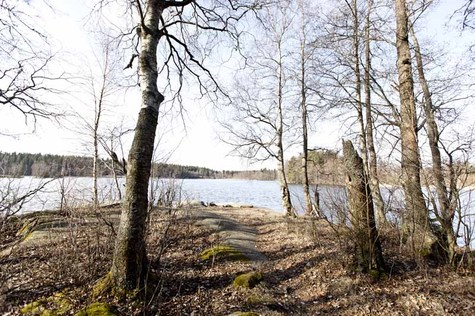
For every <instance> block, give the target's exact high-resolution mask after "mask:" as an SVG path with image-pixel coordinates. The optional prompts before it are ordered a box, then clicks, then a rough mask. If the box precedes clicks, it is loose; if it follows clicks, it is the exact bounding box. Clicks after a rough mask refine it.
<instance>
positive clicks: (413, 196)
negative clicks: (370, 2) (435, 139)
mask: <svg viewBox="0 0 475 316" xmlns="http://www.w3.org/2000/svg"><path fill="white" fill-rule="evenodd" d="M395 10H396V11H395V12H396V26H397V28H396V48H397V66H398V77H399V95H400V102H401V106H400V115H401V124H400V131H401V170H402V186H403V189H404V195H405V202H406V214H405V218H404V228H405V233H406V235H407V238H408V241H409V245H410V246H411V247H412V248H413V250H414V253H415V255H416V256H418V257H420V256H423V255H424V254H428V253H430V252H431V251H432V250H431V248H432V246H433V244H434V243H435V242H436V238H435V236H434V234H433V233H432V230H431V227H430V224H429V212H428V209H427V206H426V203H425V199H424V196H423V194H422V188H421V176H420V172H421V161H420V154H419V145H418V136H417V131H418V126H417V125H418V124H417V117H416V103H415V97H414V81H413V75H412V62H411V60H412V59H411V51H410V46H409V29H408V25H409V24H408V16H407V7H406V1H405V0H396V5H395Z"/></svg>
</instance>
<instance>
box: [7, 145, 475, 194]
mask: <svg viewBox="0 0 475 316" xmlns="http://www.w3.org/2000/svg"><path fill="white" fill-rule="evenodd" d="M307 159H308V160H309V165H308V173H309V181H310V183H311V184H323V185H344V184H345V179H344V166H343V162H342V157H341V155H338V153H337V152H335V151H332V150H320V151H312V152H310V153H309V156H308V158H307ZM301 160H302V157H301V156H298V157H297V156H294V157H291V158H290V159H289V160H288V161H287V162H286V172H287V179H288V182H289V183H292V184H302V183H303V173H302V168H301ZM92 167H93V157H87V156H63V155H49V154H31V153H8V152H0V177H4V178H6V177H13V178H15V177H24V176H32V177H38V178H58V177H92V176H93V171H92ZM112 168H115V175H117V176H124V172H123V168H122V167H121V166H119V165H117V164H114V162H113V160H112V159H100V163H99V164H98V176H99V177H111V176H114V172H113V171H112ZM400 172H401V171H400V168H399V167H398V165H396V164H390V163H386V164H383V163H380V164H379V177H380V179H381V183H383V184H389V185H397V184H398V178H399V176H400ZM466 172H467V174H468V179H467V180H466V183H465V184H466V185H472V184H475V167H474V166H470V165H468V166H467V167H466ZM423 173H424V175H425V176H424V178H425V179H428V180H427V181H428V182H427V184H429V185H432V184H433V182H432V180H430V170H423ZM152 176H153V177H156V178H165V179H166V178H170V179H248V180H278V175H277V171H276V170H275V169H260V170H245V171H237V170H220V171H217V170H213V169H209V168H204V167H199V166H182V165H177V164H169V163H160V162H156V163H153V164H152Z"/></svg>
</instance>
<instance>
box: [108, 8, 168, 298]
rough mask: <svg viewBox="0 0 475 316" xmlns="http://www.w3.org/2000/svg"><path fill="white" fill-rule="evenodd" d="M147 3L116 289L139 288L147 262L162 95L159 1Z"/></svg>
mask: <svg viewBox="0 0 475 316" xmlns="http://www.w3.org/2000/svg"><path fill="white" fill-rule="evenodd" d="M146 3H147V4H146V7H145V10H144V14H145V16H144V20H143V24H142V26H141V32H140V34H141V35H140V37H141V51H140V56H139V80H140V89H141V92H142V100H141V104H142V108H141V110H140V112H139V117H138V121H137V126H136V128H135V134H134V138H133V142H132V146H131V149H130V151H129V157H128V163H127V176H126V188H125V200H124V202H123V205H122V214H121V217H120V224H119V230H118V234H117V238H116V244H115V250H114V257H113V263H112V268H111V271H110V277H111V279H112V283H113V287H114V288H115V289H116V290H117V289H119V290H122V289H125V290H133V289H138V288H140V286H142V285H143V283H144V280H145V276H146V273H147V264H148V262H147V256H146V249H145V227H146V225H145V222H146V218H147V210H148V196H147V194H148V183H149V177H150V169H151V161H152V155H153V147H154V142H155V130H156V127H157V120H158V110H159V107H160V104H161V103H162V102H163V99H164V98H163V96H162V95H161V94H160V93H159V91H158V89H157V45H158V41H159V32H158V25H159V18H160V15H161V13H162V12H161V8H160V6H159V2H158V1H152V0H151V1H147V2H146Z"/></svg>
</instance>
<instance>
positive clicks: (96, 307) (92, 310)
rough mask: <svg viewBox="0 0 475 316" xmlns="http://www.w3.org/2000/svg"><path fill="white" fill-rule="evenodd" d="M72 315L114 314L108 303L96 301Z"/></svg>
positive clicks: (112, 315)
mask: <svg viewBox="0 0 475 316" xmlns="http://www.w3.org/2000/svg"><path fill="white" fill-rule="evenodd" d="M74 316H116V314H115V313H114V309H113V308H112V306H110V305H109V304H105V303H98V302H96V303H92V304H90V305H88V306H87V307H86V308H85V309H83V310H81V311H79V312H77V313H76V314H75V315H74Z"/></svg>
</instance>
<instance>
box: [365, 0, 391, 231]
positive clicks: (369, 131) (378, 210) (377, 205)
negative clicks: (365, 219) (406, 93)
mask: <svg viewBox="0 0 475 316" xmlns="http://www.w3.org/2000/svg"><path fill="white" fill-rule="evenodd" d="M366 2H367V10H368V11H367V12H366V25H365V72H364V87H365V110H366V111H365V113H366V149H367V150H368V176H369V181H370V187H371V193H372V196H373V201H374V212H375V216H376V223H377V224H378V225H380V227H383V226H385V225H386V224H387V220H386V215H385V214H384V202H383V198H382V196H381V190H380V188H379V175H378V165H377V158H376V157H377V156H376V151H375V149H374V135H373V113H372V111H371V83H370V82H371V80H370V71H371V38H370V28H371V20H370V15H371V8H372V6H373V1H372V0H367V1H366Z"/></svg>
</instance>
